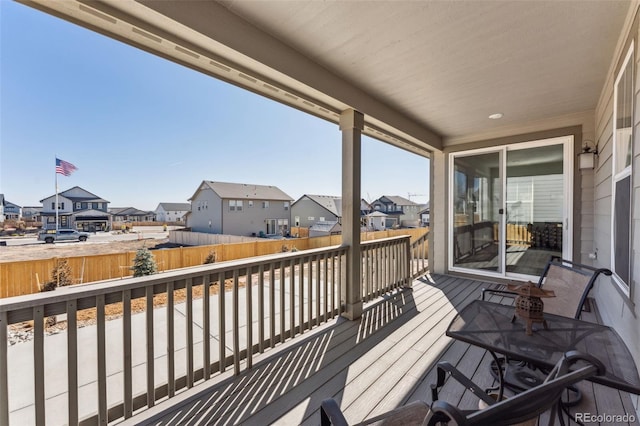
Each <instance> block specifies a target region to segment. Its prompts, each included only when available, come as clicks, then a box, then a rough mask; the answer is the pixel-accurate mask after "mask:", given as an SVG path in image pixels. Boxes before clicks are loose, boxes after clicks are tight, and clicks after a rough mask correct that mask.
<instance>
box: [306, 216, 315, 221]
mask: <svg viewBox="0 0 640 426" xmlns="http://www.w3.org/2000/svg"><path fill="white" fill-rule="evenodd" d="M307 220H315V216H308V217H307Z"/></svg>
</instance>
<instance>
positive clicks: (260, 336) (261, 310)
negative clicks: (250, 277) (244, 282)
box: [258, 263, 266, 353]
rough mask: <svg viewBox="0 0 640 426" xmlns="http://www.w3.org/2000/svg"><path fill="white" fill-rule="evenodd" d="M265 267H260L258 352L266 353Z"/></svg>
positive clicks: (261, 265)
mask: <svg viewBox="0 0 640 426" xmlns="http://www.w3.org/2000/svg"><path fill="white" fill-rule="evenodd" d="M265 325H266V324H265V321H264V265H263V264H262V263H261V264H260V266H259V267H258V350H259V351H260V353H263V352H264V327H265Z"/></svg>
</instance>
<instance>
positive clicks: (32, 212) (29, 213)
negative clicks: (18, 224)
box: [22, 206, 42, 222]
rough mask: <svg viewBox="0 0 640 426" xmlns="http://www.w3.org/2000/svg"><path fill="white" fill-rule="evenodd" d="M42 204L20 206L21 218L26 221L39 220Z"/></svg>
mask: <svg viewBox="0 0 640 426" xmlns="http://www.w3.org/2000/svg"><path fill="white" fill-rule="evenodd" d="M41 212H42V206H25V207H23V208H22V219H24V220H25V221H26V222H41V220H42V219H41Z"/></svg>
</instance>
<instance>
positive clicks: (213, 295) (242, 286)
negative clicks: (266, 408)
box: [0, 237, 412, 426]
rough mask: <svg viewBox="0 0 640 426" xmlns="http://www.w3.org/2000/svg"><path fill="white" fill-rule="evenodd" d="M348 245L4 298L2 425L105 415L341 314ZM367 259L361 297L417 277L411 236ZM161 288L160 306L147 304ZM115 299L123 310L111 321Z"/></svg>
mask: <svg viewBox="0 0 640 426" xmlns="http://www.w3.org/2000/svg"><path fill="white" fill-rule="evenodd" d="M347 252H348V248H347V247H338V246H336V247H329V248H322V249H315V250H307V251H304V252H294V253H283V254H278V255H271V256H262V257H256V258H251V259H245V260H243V261H232V262H224V263H218V264H210V265H203V266H199V267H193V268H185V269H182V270H174V271H169V272H164V273H161V274H156V275H151V276H146V277H140V278H127V279H122V280H118V281H109V282H102V283H94V284H87V285H78V286H71V287H66V288H61V289H58V290H56V291H54V292H47V293H40V294H35V295H30V296H20V297H14V298H8V299H0V425H2V426H4V425H8V424H9V423H10V422H11V424H23V423H24V422H25V420H26V421H27V422H28V423H33V424H36V425H44V424H45V419H46V423H56V421H53V416H56V415H57V416H59V417H61V418H60V423H67V424H77V423H85V424H106V423H108V422H109V421H113V420H116V419H120V418H123V417H124V418H129V417H131V416H132V415H133V413H134V411H136V410H138V409H141V408H144V407H145V406H146V407H152V406H154V405H155V403H156V402H157V401H159V400H162V399H166V398H171V397H173V396H174V395H175V394H176V393H177V392H178V391H179V390H181V389H184V388H190V387H193V386H194V384H196V383H198V382H200V381H204V380H208V379H210V378H211V377H212V376H213V375H215V374H217V373H220V372H224V371H225V370H228V369H229V368H230V367H232V368H233V373H234V374H239V373H240V372H241V371H242V370H243V369H246V368H251V366H252V358H253V355H254V354H256V353H259V352H264V351H265V350H267V349H269V348H273V347H275V346H276V345H277V344H279V343H282V342H284V341H285V340H287V339H291V338H294V337H296V336H298V335H301V334H304V333H305V332H307V331H308V330H310V329H311V328H313V327H315V326H317V325H319V324H321V323H323V322H326V321H328V320H329V319H331V318H333V317H335V316H336V315H339V314H340V312H341V310H342V302H341V295H342V294H344V293H345V291H344V290H345V288H344V286H345V285H346V282H345V277H346V270H345V269H346V256H347ZM362 259H363V274H362V276H363V279H362V283H361V284H362V286H363V287H362V289H363V299H364V300H370V299H372V298H374V297H376V296H378V295H380V294H382V293H384V292H387V291H390V290H393V289H394V288H397V287H400V286H403V285H410V275H411V267H410V261H411V259H412V257H411V253H410V247H409V237H396V238H388V239H385V240H377V241H369V242H365V243H363V244H362ZM219 283H224V287H225V289H226V291H218V289H219V288H220V287H219ZM203 284H208V285H203ZM159 297H163V298H165V299H166V300H165V301H164V302H163V304H162V305H163V306H162V307H156V308H155V309H146V307H148V306H154V305H158V301H157V299H158V298H159ZM132 301H134V302H135V303H132ZM143 301H144V302H143ZM134 305H135V306H138V305H142V306H143V309H142V311H141V312H139V313H136V312H135V309H134V307H133V306H134ZM113 306H115V307H120V312H121V313H120V314H119V315H118V317H117V318H116V319H111V320H109V321H108V319H110V318H107V307H113ZM85 309H94V310H95V325H91V326H85V327H81V324H79V323H78V320H77V318H78V317H77V314H78V312H79V311H82V310H85ZM60 315H64V316H66V321H67V327H66V330H65V331H64V332H62V333H59V334H56V335H51V336H50V335H46V333H45V327H44V320H45V318H47V317H51V316H60ZM24 321H33V324H34V326H33V339H32V340H31V341H30V342H27V343H18V344H16V345H14V346H11V347H9V346H8V344H7V343H6V342H7V339H8V327H9V326H10V325H12V324H17V323H22V322H24ZM45 337H46V338H45ZM60 395H63V397H60ZM60 403H62V404H66V407H64V409H62V410H60V407H59V404H60ZM65 412H66V413H65Z"/></svg>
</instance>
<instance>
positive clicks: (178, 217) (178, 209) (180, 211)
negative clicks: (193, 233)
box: [154, 203, 191, 223]
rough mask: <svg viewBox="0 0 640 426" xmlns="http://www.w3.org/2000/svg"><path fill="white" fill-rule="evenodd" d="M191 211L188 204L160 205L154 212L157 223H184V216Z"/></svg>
mask: <svg viewBox="0 0 640 426" xmlns="http://www.w3.org/2000/svg"><path fill="white" fill-rule="evenodd" d="M190 210H191V204H189V203H160V204H158V207H156V209H155V210H154V213H155V215H156V221H158V222H178V223H184V222H185V215H186V214H187V213H188V212H189V211H190Z"/></svg>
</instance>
